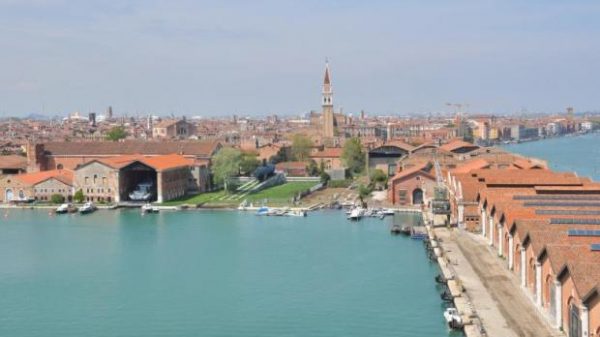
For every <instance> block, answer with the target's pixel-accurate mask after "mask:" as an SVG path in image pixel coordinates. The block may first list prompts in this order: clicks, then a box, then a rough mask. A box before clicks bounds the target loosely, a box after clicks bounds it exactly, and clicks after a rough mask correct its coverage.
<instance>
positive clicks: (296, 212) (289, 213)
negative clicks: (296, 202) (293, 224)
mask: <svg viewBox="0 0 600 337" xmlns="http://www.w3.org/2000/svg"><path fill="white" fill-rule="evenodd" d="M285 216H297V217H305V216H306V211H303V210H288V211H287V212H285Z"/></svg>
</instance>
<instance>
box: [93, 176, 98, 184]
mask: <svg viewBox="0 0 600 337" xmlns="http://www.w3.org/2000/svg"><path fill="white" fill-rule="evenodd" d="M97 181H98V175H97V174H94V185H96V182H97Z"/></svg>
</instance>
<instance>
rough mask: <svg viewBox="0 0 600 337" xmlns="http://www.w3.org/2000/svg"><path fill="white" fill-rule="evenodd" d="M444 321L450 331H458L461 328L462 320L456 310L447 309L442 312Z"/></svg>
mask: <svg viewBox="0 0 600 337" xmlns="http://www.w3.org/2000/svg"><path fill="white" fill-rule="evenodd" d="M444 319H445V320H446V324H448V327H450V328H451V329H460V328H462V326H463V320H462V317H461V316H460V314H459V313H458V310H457V309H456V308H447V309H446V310H445V311H444Z"/></svg>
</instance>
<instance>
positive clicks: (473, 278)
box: [435, 228, 564, 337]
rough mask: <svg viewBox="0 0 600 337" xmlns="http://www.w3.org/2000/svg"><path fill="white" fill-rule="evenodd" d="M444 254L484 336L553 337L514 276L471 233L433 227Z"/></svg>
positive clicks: (550, 329) (557, 334)
mask: <svg viewBox="0 0 600 337" xmlns="http://www.w3.org/2000/svg"><path fill="white" fill-rule="evenodd" d="M435 233H436V235H437V237H438V238H441V239H442V247H443V249H444V251H445V256H446V257H447V258H448V259H449V260H450V261H451V263H452V266H453V269H454V271H455V272H456V275H457V276H458V277H459V278H460V280H461V282H462V284H463V286H464V288H465V290H466V292H467V294H468V296H469V298H470V300H471V302H472V303H473V307H474V309H475V310H476V312H477V314H478V316H479V318H480V320H481V323H482V325H483V327H484V328H485V331H486V333H487V336H491V337H493V336H498V337H509V336H524V337H557V336H564V335H563V334H561V333H560V332H558V331H556V330H554V329H552V328H551V327H550V326H549V325H548V323H546V321H545V320H544V319H543V318H542V316H541V314H540V313H539V312H538V310H537V309H536V308H535V306H534V305H533V303H532V302H531V300H530V299H529V298H527V297H526V295H525V293H524V292H523V291H521V289H520V285H519V283H518V280H517V279H516V277H515V276H513V275H512V274H511V273H510V272H509V271H508V270H507V269H506V268H505V267H504V266H503V265H502V263H501V261H502V260H501V259H499V258H497V257H496V255H495V252H492V251H491V249H490V248H489V246H488V245H487V244H486V243H485V242H483V240H478V237H476V236H475V235H473V234H470V233H466V232H462V231H459V230H452V231H450V230H448V229H446V228H437V229H435Z"/></svg>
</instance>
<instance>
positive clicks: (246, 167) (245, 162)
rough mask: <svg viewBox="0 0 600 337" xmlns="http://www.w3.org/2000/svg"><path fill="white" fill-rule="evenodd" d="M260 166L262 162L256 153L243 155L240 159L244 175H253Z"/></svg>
mask: <svg viewBox="0 0 600 337" xmlns="http://www.w3.org/2000/svg"><path fill="white" fill-rule="evenodd" d="M259 166H260V160H258V158H256V155H255V154H254V153H243V154H242V156H241V159H240V171H241V173H242V174H243V175H251V174H252V173H254V171H255V170H256V169H257V168H258V167H259Z"/></svg>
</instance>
